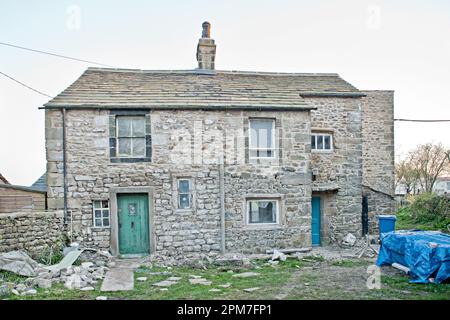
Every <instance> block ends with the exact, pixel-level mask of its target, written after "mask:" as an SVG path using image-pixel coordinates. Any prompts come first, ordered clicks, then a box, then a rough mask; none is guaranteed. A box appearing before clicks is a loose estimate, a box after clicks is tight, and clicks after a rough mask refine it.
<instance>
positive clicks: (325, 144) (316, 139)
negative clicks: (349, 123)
mask: <svg viewBox="0 0 450 320" xmlns="http://www.w3.org/2000/svg"><path fill="white" fill-rule="evenodd" d="M311 150H313V151H331V150H333V136H332V135H331V134H328V133H312V134H311Z"/></svg>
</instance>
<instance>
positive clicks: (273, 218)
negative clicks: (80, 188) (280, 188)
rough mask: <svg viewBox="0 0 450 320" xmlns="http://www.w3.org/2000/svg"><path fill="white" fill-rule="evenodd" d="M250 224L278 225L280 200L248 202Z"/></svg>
mask: <svg viewBox="0 0 450 320" xmlns="http://www.w3.org/2000/svg"><path fill="white" fill-rule="evenodd" d="M247 223H248V224H263V223H264V224H277V223H278V200H273V199H251V200H247Z"/></svg>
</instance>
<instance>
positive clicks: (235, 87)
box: [44, 68, 360, 109]
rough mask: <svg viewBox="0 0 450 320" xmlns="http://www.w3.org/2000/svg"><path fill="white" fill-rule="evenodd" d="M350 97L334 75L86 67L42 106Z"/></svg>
mask: <svg viewBox="0 0 450 320" xmlns="http://www.w3.org/2000/svg"><path fill="white" fill-rule="evenodd" d="M301 92H305V93H308V94H311V93H319V94H325V95H326V94H327V93H329V94H330V95H331V94H336V93H345V94H350V95H351V94H355V96H358V94H360V91H359V90H358V89H356V88H355V87H353V86H352V85H351V84H349V83H348V82H346V81H344V80H343V79H342V78H340V77H339V75H337V74H329V73H323V74H316V73H270V72H245V71H210V70H198V69H197V70H184V71H158V70H155V71H146V70H129V69H108V68H88V69H87V70H86V71H85V72H84V73H83V74H82V75H81V76H80V77H79V78H78V79H77V80H76V81H75V82H74V83H73V84H72V85H70V86H69V87H68V88H67V89H65V90H64V91H63V92H61V93H60V94H59V95H58V96H56V97H55V98H53V99H52V100H50V101H49V102H48V103H46V104H45V105H44V106H45V108H60V107H81V108H82V107H85V108H94V107H95V108H102V107H104V108H109V107H117V108H119V107H120V108H160V109H161V108H169V109H172V108H175V109H177V108H205V109H207V108H252V107H257V108H262V109H263V108H275V109H276V108H299V109H310V107H309V106H308V105H307V104H306V103H305V101H304V99H303V98H302V97H301V96H300V94H301Z"/></svg>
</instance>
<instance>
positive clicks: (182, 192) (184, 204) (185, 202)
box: [178, 179, 192, 209]
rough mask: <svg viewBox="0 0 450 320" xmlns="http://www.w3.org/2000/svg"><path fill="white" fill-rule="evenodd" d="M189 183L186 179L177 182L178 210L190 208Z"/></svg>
mask: <svg viewBox="0 0 450 320" xmlns="http://www.w3.org/2000/svg"><path fill="white" fill-rule="evenodd" d="M191 198H192V197H191V181H190V180H188V179H179V180H178V209H190V208H191Z"/></svg>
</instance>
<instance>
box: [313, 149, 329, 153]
mask: <svg viewBox="0 0 450 320" xmlns="http://www.w3.org/2000/svg"><path fill="white" fill-rule="evenodd" d="M311 153H334V150H311Z"/></svg>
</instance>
